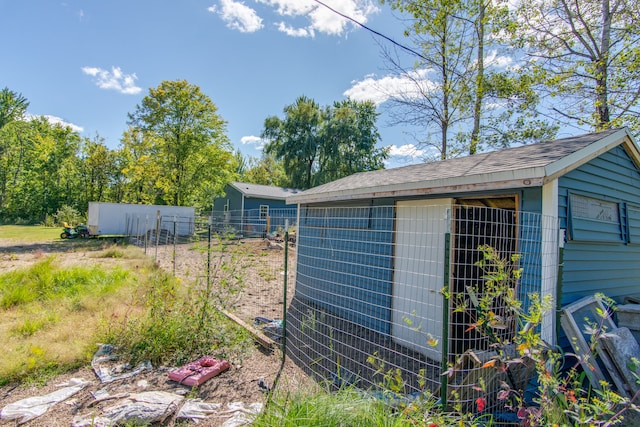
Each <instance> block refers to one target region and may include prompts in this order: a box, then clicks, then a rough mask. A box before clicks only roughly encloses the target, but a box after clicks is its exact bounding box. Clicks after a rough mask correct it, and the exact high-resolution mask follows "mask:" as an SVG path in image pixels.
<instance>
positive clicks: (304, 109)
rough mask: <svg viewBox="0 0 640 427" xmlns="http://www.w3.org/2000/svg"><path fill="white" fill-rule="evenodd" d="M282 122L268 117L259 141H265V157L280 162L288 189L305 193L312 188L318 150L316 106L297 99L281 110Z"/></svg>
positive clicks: (312, 101)
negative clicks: (301, 190)
mask: <svg viewBox="0 0 640 427" xmlns="http://www.w3.org/2000/svg"><path fill="white" fill-rule="evenodd" d="M284 114H285V118H284V119H280V118H278V117H276V116H271V117H268V118H267V119H266V120H265V122H264V130H263V131H262V138H264V139H266V140H267V141H269V143H268V144H267V145H266V146H265V148H264V150H265V153H267V154H269V155H273V156H274V157H275V158H276V159H278V160H282V161H283V164H284V169H285V171H286V173H287V176H288V177H289V181H290V182H291V186H292V187H295V188H300V189H307V188H311V187H312V186H313V181H312V178H313V174H314V172H315V169H317V167H318V165H317V160H318V151H319V148H320V124H321V121H322V113H321V111H320V106H319V105H318V104H317V103H316V102H315V101H314V100H313V99H310V98H307V97H306V96H301V97H299V98H298V99H296V101H295V103H294V104H292V105H287V106H286V107H285V108H284Z"/></svg>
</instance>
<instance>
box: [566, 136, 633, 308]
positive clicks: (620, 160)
mask: <svg viewBox="0 0 640 427" xmlns="http://www.w3.org/2000/svg"><path fill="white" fill-rule="evenodd" d="M572 193H574V194H579V195H582V196H586V197H591V198H595V199H601V200H605V201H608V202H614V203H617V204H618V206H619V208H620V209H619V213H620V223H621V224H620V226H612V224H611V223H607V222H599V221H595V220H587V219H581V218H571V217H570V216H571V215H570V202H569V197H570V194H572ZM558 202H559V209H558V214H559V217H560V226H561V227H562V228H565V229H567V230H573V231H574V233H573V235H572V236H571V235H570V236H569V240H568V241H567V243H566V245H565V249H564V268H563V276H562V281H563V288H562V299H561V302H562V304H563V305H564V304H568V303H570V302H572V301H575V300H577V299H579V298H581V297H583V296H587V295H593V294H594V293H595V292H602V293H604V294H605V295H607V296H610V297H613V298H614V299H616V300H618V301H621V300H622V299H623V297H624V296H626V295H637V296H640V245H639V244H635V243H634V234H635V235H636V237H635V241H636V242H638V243H640V235H638V234H637V233H638V232H640V211H639V210H638V209H637V207H638V206H640V172H639V171H638V168H637V167H636V165H635V164H634V163H633V161H632V160H631V158H630V157H629V155H628V154H627V153H626V151H625V150H624V149H623V148H622V147H621V146H619V147H616V148H615V149H613V150H611V151H609V152H607V153H604V154H602V155H601V156H599V157H597V158H595V159H593V160H591V161H590V162H588V163H586V164H584V165H582V166H581V167H579V168H577V169H575V170H573V171H571V172H569V173H568V174H566V175H565V176H563V177H561V178H560V179H559V201H558Z"/></svg>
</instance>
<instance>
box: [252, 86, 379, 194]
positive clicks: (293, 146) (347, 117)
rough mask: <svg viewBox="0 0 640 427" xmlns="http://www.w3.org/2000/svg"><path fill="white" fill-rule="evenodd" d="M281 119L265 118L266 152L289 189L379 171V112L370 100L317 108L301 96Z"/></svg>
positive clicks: (311, 101) (311, 100) (350, 101)
mask: <svg viewBox="0 0 640 427" xmlns="http://www.w3.org/2000/svg"><path fill="white" fill-rule="evenodd" d="M284 113H285V117H284V118H283V119H280V118H278V117H275V116H272V117H268V118H267V119H266V120H265V124H264V130H263V132H262V137H263V138H265V139H266V140H267V141H269V142H268V144H267V145H266V146H265V153H266V154H267V155H269V156H273V157H274V158H275V159H276V160H281V161H282V163H283V167H284V171H285V173H286V175H287V178H288V181H289V184H290V186H291V187H295V188H300V189H307V188H311V187H313V186H316V185H320V184H324V183H326V182H329V181H333V180H335V179H338V178H342V177H344V176H347V175H351V174H353V173H356V172H361V171H368V170H376V169H382V168H383V167H384V160H386V159H387V158H388V151H387V150H386V149H379V148H376V144H377V143H378V141H379V139H380V135H379V133H378V129H377V127H376V120H377V117H378V113H377V112H376V110H375V106H374V105H373V103H371V102H357V101H353V100H346V101H343V102H337V103H334V105H333V106H331V107H326V108H321V107H320V105H318V104H317V103H316V102H315V101H314V100H313V99H310V98H307V97H306V96H301V97H299V98H298V99H296V101H295V103H294V104H291V105H288V106H286V107H285V108H284Z"/></svg>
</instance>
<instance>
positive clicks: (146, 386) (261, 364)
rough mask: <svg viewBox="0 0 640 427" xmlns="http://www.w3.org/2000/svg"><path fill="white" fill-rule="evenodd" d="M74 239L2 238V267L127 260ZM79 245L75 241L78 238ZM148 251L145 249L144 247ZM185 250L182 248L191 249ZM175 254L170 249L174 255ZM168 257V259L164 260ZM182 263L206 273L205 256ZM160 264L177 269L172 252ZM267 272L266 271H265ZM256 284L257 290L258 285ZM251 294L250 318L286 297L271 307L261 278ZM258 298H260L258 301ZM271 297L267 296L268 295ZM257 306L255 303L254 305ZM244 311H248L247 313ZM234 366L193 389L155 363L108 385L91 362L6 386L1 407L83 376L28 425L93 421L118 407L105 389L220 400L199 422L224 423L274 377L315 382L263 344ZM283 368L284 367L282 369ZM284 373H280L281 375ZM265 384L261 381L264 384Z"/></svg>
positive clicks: (282, 385) (262, 395) (291, 383)
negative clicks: (41, 381) (98, 253)
mask: <svg viewBox="0 0 640 427" xmlns="http://www.w3.org/2000/svg"><path fill="white" fill-rule="evenodd" d="M69 243H70V242H68V241H62V240H60V241H51V242H43V243H37V244H21V243H20V242H15V241H9V240H6V239H0V271H2V272H6V271H9V270H12V269H17V268H22V267H26V266H28V265H30V264H33V263H35V262H37V261H38V260H40V259H42V258H43V257H46V256H49V255H56V256H57V260H59V261H58V263H59V264H61V265H69V266H71V265H74V266H78V265H90V264H94V263H96V262H100V263H104V264H108V265H117V264H118V263H119V262H121V261H120V260H118V259H113V258H95V257H91V256H90V255H91V251H92V250H95V249H92V248H89V247H83V246H78V245H70V244H69ZM74 243H75V242H74ZM263 245H265V243H263V242H260V243H258V244H257V246H256V248H257V249H264V248H263ZM141 250H142V249H141ZM187 250H188V248H183V249H182V251H187ZM168 253H169V252H167V254H168ZM147 254H148V256H154V255H155V254H154V253H151V252H150V251H148V252H147ZM270 256H271V255H264V254H263V255H261V258H260V259H267V258H268V257H270ZM163 257H164V258H163ZM178 260H179V262H176V264H175V266H176V269H177V271H176V275H177V276H182V277H184V278H185V279H187V278H189V277H190V276H193V275H195V274H198V273H196V272H198V271H201V268H202V258H201V257H196V256H189V255H188V254H185V255H184V256H181V257H179V258H178ZM157 262H158V264H159V265H160V266H161V267H163V268H165V269H167V270H169V271H171V270H172V269H173V268H174V263H173V260H172V259H169V260H168V259H167V255H166V254H165V255H162V254H160V256H159V257H158V260H157ZM262 276H264V273H263V274H262ZM252 286H253V287H255V289H253V288H252ZM245 291H246V296H247V297H246V298H244V301H243V303H241V304H239V306H240V310H241V313H243V316H244V317H245V318H246V317H249V316H251V315H252V314H253V313H252V306H254V305H255V304H262V308H261V310H262V312H263V313H265V311H266V313H267V314H268V313H270V314H273V315H274V316H273V317H277V316H275V315H276V314H277V313H279V312H281V311H282V301H281V300H280V301H279V300H278V299H277V298H278V297H277V296H273V298H275V299H274V300H272V301H273V303H274V304H275V306H273V307H271V308H269V309H265V304H264V301H271V300H269V299H268V298H271V296H269V297H265V296H264V295H263V294H264V286H263V284H262V283H261V282H259V281H258V280H255V281H251V280H249V281H248V283H247V289H246V290H245ZM252 296H253V297H254V298H258V299H256V300H255V301H252V300H251V298H252ZM265 298H267V299H265ZM253 309H255V307H253ZM242 310H244V311H242ZM229 362H231V368H230V369H229V370H227V371H226V372H223V373H222V374H220V375H219V376H216V377H214V378H212V379H210V380H209V381H207V382H205V383H204V384H203V385H201V386H200V387H198V388H197V390H191V388H190V387H186V386H182V385H180V384H178V383H176V382H173V381H170V380H169V379H168V372H169V371H170V370H171V369H172V368H169V367H153V368H152V369H151V370H146V371H143V372H141V373H139V374H137V375H135V376H132V377H129V378H126V379H120V380H116V381H114V382H111V383H108V384H104V383H101V382H100V381H99V379H98V377H97V376H96V375H95V373H94V372H93V370H92V368H91V366H87V367H83V368H81V369H78V370H76V371H73V372H69V373H67V374H64V375H61V376H59V377H56V378H53V379H51V380H50V381H48V383H47V384H46V385H44V386H31V387H27V386H15V385H10V386H4V387H0V408H3V407H5V406H6V405H8V404H10V403H13V402H17V401H19V400H22V399H25V398H29V397H35V396H44V395H46V394H48V393H51V392H54V391H56V390H58V389H60V388H61V387H60V384H64V383H67V382H68V381H69V380H70V379H72V378H82V379H84V380H87V381H89V384H88V385H87V386H86V387H85V388H84V389H82V390H81V391H79V392H78V393H77V394H75V395H73V396H72V397H71V398H69V399H67V400H66V401H64V402H61V403H57V404H55V405H54V406H53V407H52V408H50V409H49V410H48V411H47V412H46V413H45V414H44V415H42V416H40V417H38V418H36V419H34V420H32V421H29V422H27V423H25V424H23V425H26V426H71V425H73V422H74V420H76V421H77V420H79V419H85V420H86V419H88V420H91V418H92V417H94V416H99V415H100V414H101V411H102V409H104V408H105V407H107V406H109V405H113V404H114V401H113V400H105V401H103V402H98V403H96V398H95V396H99V395H100V393H102V392H107V393H108V394H109V395H111V396H113V395H116V394H133V393H140V392H143V391H167V392H172V393H177V394H181V395H183V396H184V395H186V394H188V397H189V398H199V399H202V400H203V401H205V402H209V403H214V404H219V405H220V410H219V411H218V412H216V413H214V414H212V415H210V416H209V417H207V418H206V419H202V420H199V423H198V425H199V426H222V425H223V424H224V422H225V421H227V420H229V419H230V417H231V415H233V413H232V412H230V411H229V410H228V404H229V403H233V402H242V403H244V404H252V403H258V402H260V403H265V401H266V396H267V393H266V392H265V390H264V387H261V386H262V385H265V384H266V385H267V386H268V387H270V388H271V387H273V384H274V381H276V377H277V378H278V380H277V387H276V389H277V390H290V391H297V390H301V389H305V388H308V387H313V384H312V382H311V381H310V380H309V379H308V378H307V376H306V375H305V374H304V373H302V371H300V370H299V369H298V367H297V366H295V364H293V363H292V362H291V361H290V360H289V359H287V360H286V362H285V363H284V365H282V355H281V352H280V351H279V350H277V349H276V350H268V349H266V348H264V347H262V346H260V345H258V344H256V346H255V348H254V349H253V350H252V351H251V352H250V353H249V354H245V355H243V357H242V359H241V360H229ZM281 368H282V370H281ZM280 371H281V374H280V375H279V376H278V373H279V372H280ZM259 384H260V385H259ZM184 423H185V421H183V420H180V421H179V420H176V418H175V414H173V415H172V416H170V417H168V418H167V419H166V420H165V422H163V423H161V424H156V425H163V426H173V425H185V424H184ZM9 425H16V421H9V420H2V419H0V426H9Z"/></svg>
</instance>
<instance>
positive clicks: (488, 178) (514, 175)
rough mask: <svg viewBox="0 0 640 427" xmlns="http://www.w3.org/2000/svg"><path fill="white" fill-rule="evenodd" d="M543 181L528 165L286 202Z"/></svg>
mask: <svg viewBox="0 0 640 427" xmlns="http://www.w3.org/2000/svg"><path fill="white" fill-rule="evenodd" d="M544 182H545V175H544V168H541V167H537V168H527V169H520V170H513V171H504V172H496V173H489V174H480V175H469V176H463V177H456V178H444V179H436V180H430V181H416V182H409V183H402V184H395V185H386V186H380V187H376V189H375V190H373V191H372V189H371V188H370V187H366V188H359V189H347V190H338V191H331V192H326V193H320V194H309V195H306V196H305V195H304V194H302V195H300V196H291V197H288V198H287V204H294V203H298V204H310V203H321V202H332V201H341V200H360V199H370V198H382V197H415V196H428V195H437V194H455V193H466V192H475V191H491V190H502V189H514V188H523V187H537V186H542V185H543V184H544Z"/></svg>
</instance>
